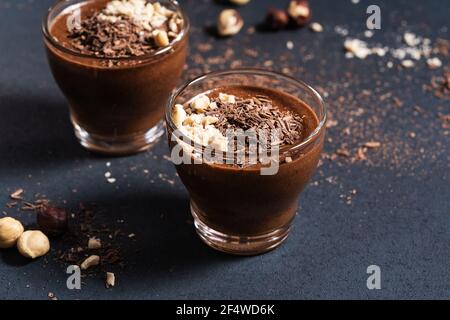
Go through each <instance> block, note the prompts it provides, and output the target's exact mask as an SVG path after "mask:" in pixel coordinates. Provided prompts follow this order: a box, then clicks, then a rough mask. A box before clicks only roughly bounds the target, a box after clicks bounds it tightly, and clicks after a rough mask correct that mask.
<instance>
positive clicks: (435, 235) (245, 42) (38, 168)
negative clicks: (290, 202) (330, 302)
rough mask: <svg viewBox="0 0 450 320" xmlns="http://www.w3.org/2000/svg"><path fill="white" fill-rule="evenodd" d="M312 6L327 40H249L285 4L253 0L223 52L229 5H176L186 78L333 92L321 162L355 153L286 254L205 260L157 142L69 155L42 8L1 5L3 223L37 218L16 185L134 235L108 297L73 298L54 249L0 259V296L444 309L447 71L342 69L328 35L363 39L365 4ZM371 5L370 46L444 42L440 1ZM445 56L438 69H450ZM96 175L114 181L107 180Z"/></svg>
mask: <svg viewBox="0 0 450 320" xmlns="http://www.w3.org/2000/svg"><path fill="white" fill-rule="evenodd" d="M313 2H314V4H313V11H314V20H315V21H319V22H320V23H322V24H323V26H324V27H325V32H323V33H318V34H317V33H312V32H310V31H309V30H308V29H302V30H298V31H283V32H278V33H265V32H255V33H253V32H251V29H250V31H248V28H250V27H251V26H252V25H255V24H257V23H258V22H259V21H261V19H262V18H263V16H264V12H265V9H266V8H267V6H269V5H271V4H275V5H278V6H280V7H282V6H284V5H285V1H266V0H254V1H252V2H251V4H250V5H248V6H246V7H243V8H240V9H239V10H240V11H241V13H242V15H243V17H244V19H245V22H246V28H245V30H244V31H243V32H242V33H241V34H240V35H238V36H236V37H234V38H232V39H225V40H221V39H220V40H219V39H216V38H215V37H213V35H212V34H211V32H210V28H209V26H211V25H213V24H214V21H215V17H216V15H217V13H218V12H219V11H220V10H221V9H222V8H223V7H224V5H221V4H218V3H216V2H213V1H206V0H203V1H198V0H196V1H193V0H190V1H188V0H187V1H182V4H183V5H184V7H185V8H186V10H187V11H188V12H189V15H190V17H191V19H192V24H193V32H192V40H191V59H190V61H189V71H188V72H186V73H185V76H184V78H185V79H187V78H190V77H192V76H194V75H196V74H199V73H201V72H202V71H204V70H205V69H211V70H215V69H219V68H226V67H228V66H230V65H231V66H238V65H244V66H259V67H261V66H266V67H269V68H272V69H275V70H283V71H284V72H288V73H291V74H293V75H294V76H296V77H298V78H301V79H303V80H304V81H306V82H308V83H310V84H311V85H313V86H316V87H318V89H319V90H320V91H321V93H325V95H326V96H327V97H326V100H327V103H328V105H329V108H330V113H331V117H332V119H333V120H335V121H337V122H335V123H334V124H335V125H334V126H332V127H330V128H329V130H328V141H327V145H326V150H325V153H326V155H332V154H334V153H335V152H336V151H337V150H338V149H343V148H344V149H346V150H349V152H350V157H345V156H344V157H341V156H338V157H337V158H336V159H334V160H328V159H327V157H326V156H325V157H324V159H323V161H322V163H321V166H320V167H319V169H318V171H317V173H316V175H315V176H314V178H313V182H312V184H311V185H310V186H309V187H308V188H307V190H306V191H305V192H304V194H303V195H302V197H301V207H300V209H299V214H298V216H297V218H296V220H295V226H294V229H293V231H292V234H291V236H290V238H289V239H288V241H287V242H286V243H285V244H284V245H282V246H281V247H280V248H278V249H277V250H275V251H272V252H270V253H267V254H265V255H261V256H256V257H248V258H241V257H232V256H227V255H224V254H221V253H218V252H215V251H213V250H211V249H209V248H208V247H206V246H205V245H203V244H202V243H201V241H200V240H199V239H198V238H197V237H196V235H195V232H194V229H193V226H192V224H191V223H190V220H191V219H190V216H189V210H188V195H187V192H186V190H185V189H184V187H183V185H182V184H181V182H180V181H179V179H178V178H177V177H176V174H175V170H174V167H173V165H172V164H171V163H170V162H169V161H167V160H166V159H165V157H164V156H165V155H168V148H167V146H166V143H165V141H164V139H163V140H161V141H160V142H159V143H158V144H157V145H156V146H155V147H154V148H153V149H152V150H150V151H149V152H145V153H142V154H139V155H135V156H130V157H125V158H105V157H99V156H95V155H92V154H90V153H88V152H86V151H85V150H83V149H82V148H81V147H80V146H79V145H78V143H77V141H76V139H75V137H74V136H73V132H72V128H71V125H70V123H69V118H68V109H67V106H66V102H65V100H64V97H63V96H62V94H61V93H60V91H59V90H58V88H57V86H56V84H55V83H54V81H53V79H52V76H51V73H50V71H49V68H48V66H47V61H46V57H45V53H44V49H43V45H42V41H41V31H40V22H41V18H42V16H43V14H44V13H45V11H46V9H47V7H48V6H49V5H50V4H51V3H52V0H2V1H1V2H0V43H1V45H0V201H1V206H2V208H4V209H1V210H0V215H1V213H2V211H4V212H6V213H7V214H8V215H10V216H14V217H18V218H19V219H20V220H22V221H23V222H24V223H25V224H28V223H29V224H32V223H33V222H34V219H35V218H34V213H31V212H23V211H21V210H20V209H19V207H16V208H6V207H5V205H6V203H7V202H9V201H10V200H9V194H10V193H11V192H12V191H14V190H15V189H17V188H23V189H24V190H25V198H26V199H27V200H33V199H34V198H35V195H36V194H40V195H46V196H47V197H48V198H49V199H51V200H52V202H54V203H56V204H58V205H61V206H64V207H66V208H68V210H71V212H77V210H78V209H77V208H78V206H79V203H83V204H85V205H86V206H90V205H93V206H94V204H95V209H94V211H95V214H96V219H99V221H102V223H105V224H107V225H114V226H117V225H119V226H120V228H121V230H122V231H123V232H124V233H126V234H129V233H134V234H135V235H136V236H135V238H128V237H126V236H125V237H122V238H121V239H118V240H117V241H118V242H119V243H120V246H121V252H122V258H123V262H124V265H125V266H124V267H123V268H120V267H118V266H112V267H111V268H112V271H114V272H115V273H116V276H117V285H116V287H115V288H113V289H105V287H104V279H103V275H102V274H101V273H99V275H98V276H92V277H88V278H85V279H84V280H83V285H82V289H81V290H68V289H67V288H66V278H67V275H66V273H65V267H66V264H64V263H62V262H60V261H58V260H57V259H56V250H57V248H58V247H60V246H63V244H61V243H59V242H58V241H60V240H54V241H52V246H53V248H52V252H51V253H50V254H48V255H47V256H46V257H45V258H41V259H38V260H36V261H28V260H25V259H24V258H22V257H20V256H19V254H18V253H17V252H16V250H15V249H10V250H2V251H0V299H6V298H8V299H30V298H31V299H47V295H48V293H49V292H53V293H54V294H55V295H56V296H57V297H58V298H59V299H176V298H189V299H191V298H192V299H194V298H197V299H208V298H212V299H222V298H223V299H228V298H235V299H239V298H246V299H266V298H273V299H303V298H307V299H314V298H326V299H329V298H330V299H334V298H352V299H353V298H362V299H379V298H449V297H450V272H449V270H450V268H449V262H450V260H449V259H450V181H449V178H450V174H449V171H450V166H449V162H450V161H449V160H450V149H449V142H450V135H449V132H448V129H446V128H445V127H444V125H443V123H442V120H440V119H439V115H442V114H449V113H450V108H449V100H443V99H438V98H436V97H434V96H433V94H432V93H431V92H427V91H426V90H423V85H426V84H429V83H430V80H431V77H432V76H438V75H440V74H442V70H443V68H440V69H437V70H430V69H429V68H427V67H426V64H425V63H424V62H423V60H422V61H421V62H420V63H418V64H417V65H416V66H415V67H414V68H411V69H402V68H400V67H398V64H399V62H398V60H395V59H392V58H390V57H382V58H381V57H372V56H371V57H369V58H367V59H365V60H356V59H346V58H345V55H344V51H343V41H344V37H342V36H341V35H339V34H338V33H337V32H336V30H335V27H336V26H339V27H341V29H342V28H345V29H347V30H348V31H349V36H356V37H358V38H361V39H365V38H364V36H363V32H364V30H365V19H366V17H367V15H366V13H365V11H366V8H367V5H368V4H372V3H369V2H367V1H362V2H360V3H359V4H353V3H352V2H351V1H350V0H345V1H344V0H342V1H331V0H330V1H327V0H315V1H313ZM375 4H378V5H379V6H380V7H381V10H382V29H381V30H379V31H376V32H375V35H374V37H373V38H371V39H365V40H366V41H367V42H370V43H373V44H375V43H383V44H385V45H388V46H390V47H395V46H399V44H400V42H401V37H402V35H403V32H405V31H412V32H415V33H416V34H418V35H421V36H426V37H429V38H430V39H431V40H432V41H433V42H434V41H435V40H436V39H437V38H444V39H448V38H449V34H448V27H449V20H448V17H449V13H450V1H406V0H405V1H386V0H385V1H381V0H377V1H375ZM338 29H339V28H338ZM399 39H400V40H399ZM287 41H292V42H293V44H294V48H293V50H288V49H287V48H286V42H287ZM205 43H209V44H210V45H212V48H208V45H205ZM255 52H256V53H255ZM224 55H225V56H226V57H227V59H224V58H223V56H224ZM221 57H222V58H221ZM230 57H231V58H230ZM440 58H441V59H442V61H443V62H444V65H448V62H449V60H448V57H447V58H446V57H443V56H440ZM233 61H235V62H233ZM236 61H238V62H236ZM388 61H393V62H394V67H393V68H392V69H388V68H386V63H387V62H388ZM363 90H365V91H363ZM361 92H365V93H364V94H361ZM396 99H399V100H401V102H402V103H398V100H396ZM396 101H397V103H395V102H396ZM400 105H401V106H400ZM372 140H375V141H379V142H380V143H381V147H380V148H378V149H374V150H368V151H367V153H366V155H367V158H368V160H365V161H352V157H353V155H354V154H355V153H356V151H357V149H358V147H360V146H361V144H363V143H364V142H366V141H372ZM340 154H342V152H341V153H340ZM333 158H334V157H333ZM107 162H111V166H110V167H109V168H108V167H106V163H107ZM106 171H111V172H112V173H113V175H114V177H116V178H117V182H116V183H114V184H109V183H107V182H106V180H105V178H104V173H105V172H106ZM169 180H174V181H175V183H174V184H171V183H170V182H168V181H169ZM352 190H356V194H354V193H355V192H353V191H352ZM38 197H39V195H38ZM262 201H263V199H262ZM121 220H124V221H123V222H121ZM105 241H108V240H107V238H106V239H105ZM372 264H375V265H378V266H379V267H380V268H381V274H382V278H381V286H382V288H381V290H368V289H367V287H366V279H367V277H368V274H367V273H366V269H367V267H368V266H369V265H372Z"/></svg>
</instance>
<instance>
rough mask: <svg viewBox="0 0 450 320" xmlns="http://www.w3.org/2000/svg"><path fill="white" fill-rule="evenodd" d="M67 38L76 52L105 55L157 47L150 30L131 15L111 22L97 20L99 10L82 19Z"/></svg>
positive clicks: (124, 54)
mask: <svg viewBox="0 0 450 320" xmlns="http://www.w3.org/2000/svg"><path fill="white" fill-rule="evenodd" d="M69 39H71V40H72V45H73V47H74V48H75V49H76V50H78V51H79V52H81V53H84V54H90V55H95V56H98V57H106V58H108V57H109V58H119V57H130V56H141V55H144V54H146V53H149V52H152V51H154V50H155V49H156V48H157V46H156V44H155V43H154V40H153V37H152V34H151V32H150V31H148V30H145V29H144V28H143V27H141V26H139V25H137V24H135V23H134V22H133V21H132V20H131V19H130V18H128V17H125V16H123V17H120V19H118V20H117V21H116V22H111V21H107V20H102V19H99V13H96V14H94V15H93V16H92V17H90V18H87V19H85V20H84V21H82V22H81V26H80V27H79V28H74V29H73V30H72V31H71V32H70V34H69Z"/></svg>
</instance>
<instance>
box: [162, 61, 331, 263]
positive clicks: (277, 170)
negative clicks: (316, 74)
mask: <svg viewBox="0 0 450 320" xmlns="http://www.w3.org/2000/svg"><path fill="white" fill-rule="evenodd" d="M325 123H326V107H325V104H324V102H323V100H322V98H321V97H320V95H319V94H318V93H317V91H316V90H314V89H313V88H311V87H310V86H308V85H307V84H305V83H303V82H301V81H299V80H296V79H294V78H291V77H288V76H285V75H282V74H279V73H275V72H270V71H265V70H258V69H234V70H229V71H220V72H215V73H211V74H208V75H205V76H202V77H199V78H197V79H195V80H193V81H191V82H189V83H188V84H186V85H184V86H183V87H181V88H180V89H179V90H177V91H176V92H175V93H174V94H173V95H172V97H171V99H170V101H169V103H168V107H167V109H166V125H167V130H168V138H169V145H170V149H171V159H172V161H173V162H174V164H175V165H176V169H177V172H178V175H179V176H180V178H181V180H182V181H183V183H184V185H185V186H186V188H187V190H188V192H189V194H190V201H191V213H192V215H193V217H194V222H195V228H196V231H197V233H198V235H199V236H200V238H201V239H202V240H203V241H204V242H205V243H206V244H208V245H209V246H211V247H212V248H215V249H217V250H220V251H224V252H227V253H232V254H238V255H254V254H260V253H263V252H266V251H268V250H271V249H273V248H275V247H277V246H278V245H280V244H281V243H282V242H283V241H284V240H285V239H286V238H287V236H288V234H289V231H290V229H291V226H292V221H293V219H294V217H295V215H296V212H297V210H298V200H299V196H300V193H301V192H302V191H303V189H304V188H305V186H306V185H307V183H308V181H309V179H310V178H311V176H312V175H313V173H314V171H315V169H316V166H317V163H318V161H319V158H320V154H321V151H322V147H323V143H324V136H325Z"/></svg>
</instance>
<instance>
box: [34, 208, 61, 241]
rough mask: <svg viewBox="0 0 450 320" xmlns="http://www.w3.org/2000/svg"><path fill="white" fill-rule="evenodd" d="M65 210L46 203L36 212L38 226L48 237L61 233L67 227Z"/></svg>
mask: <svg viewBox="0 0 450 320" xmlns="http://www.w3.org/2000/svg"><path fill="white" fill-rule="evenodd" d="M67 222H68V219H67V212H66V210H64V209H62V208H58V207H53V206H49V205H46V206H44V207H42V208H41V209H39V211H38V213H37V223H38V225H39V228H40V229H41V230H42V232H44V233H45V234H47V235H48V236H50V237H53V236H57V235H60V234H63V233H64V232H65V231H66V229H67Z"/></svg>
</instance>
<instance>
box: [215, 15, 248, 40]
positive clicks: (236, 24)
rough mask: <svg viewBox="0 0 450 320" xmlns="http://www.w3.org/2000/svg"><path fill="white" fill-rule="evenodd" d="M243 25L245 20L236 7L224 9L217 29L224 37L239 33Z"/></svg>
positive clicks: (218, 20)
mask: <svg viewBox="0 0 450 320" xmlns="http://www.w3.org/2000/svg"><path fill="white" fill-rule="evenodd" d="M243 26H244V20H243V19H242V17H241V15H240V14H239V12H237V11H236V10H234V9H226V10H223V11H222V12H221V13H220V15H219V18H218V19H217V31H218V33H219V35H221V36H223V37H226V36H232V35H235V34H237V33H238V32H239V31H241V29H242V27H243Z"/></svg>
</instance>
